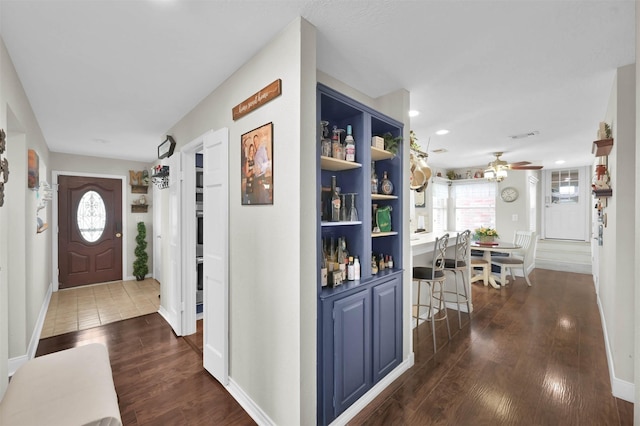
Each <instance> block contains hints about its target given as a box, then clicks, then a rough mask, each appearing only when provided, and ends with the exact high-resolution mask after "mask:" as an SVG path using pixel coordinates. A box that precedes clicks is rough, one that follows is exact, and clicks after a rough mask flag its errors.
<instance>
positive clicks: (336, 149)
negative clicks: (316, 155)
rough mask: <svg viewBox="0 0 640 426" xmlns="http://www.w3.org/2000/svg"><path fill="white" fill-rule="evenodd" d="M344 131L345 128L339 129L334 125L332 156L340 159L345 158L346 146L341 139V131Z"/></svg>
mask: <svg viewBox="0 0 640 426" xmlns="http://www.w3.org/2000/svg"><path fill="white" fill-rule="evenodd" d="M342 132H344V129H338V126H333V136H332V138H331V149H332V156H333V158H337V159H338V160H344V146H342V142H341V141H340V133H342Z"/></svg>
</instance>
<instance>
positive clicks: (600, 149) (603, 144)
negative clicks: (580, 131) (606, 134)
mask: <svg viewBox="0 0 640 426" xmlns="http://www.w3.org/2000/svg"><path fill="white" fill-rule="evenodd" d="M612 148H613V138H609V139H601V140H599V141H593V145H592V147H591V153H592V154H595V155H596V157H604V156H605V155H609V153H611V149H612Z"/></svg>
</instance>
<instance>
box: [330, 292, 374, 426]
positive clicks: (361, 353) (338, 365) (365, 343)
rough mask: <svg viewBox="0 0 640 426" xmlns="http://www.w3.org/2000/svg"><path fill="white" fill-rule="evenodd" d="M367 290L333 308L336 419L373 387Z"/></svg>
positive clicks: (353, 295) (338, 303) (369, 297)
mask: <svg viewBox="0 0 640 426" xmlns="http://www.w3.org/2000/svg"><path fill="white" fill-rule="evenodd" d="M370 294H371V293H370V291H368V290H365V291H361V292H358V293H355V294H352V295H350V296H348V297H345V298H344V299H340V300H337V301H336V302H335V303H334V305H333V317H334V321H333V336H334V354H335V355H334V365H333V368H334V386H335V388H334V398H335V401H334V410H335V412H334V415H335V416H336V417H337V416H338V415H340V413H342V412H343V411H344V410H345V409H346V408H348V407H349V406H350V405H351V404H353V403H354V402H355V401H357V400H358V398H360V397H361V396H362V395H364V394H365V392H366V391H368V390H369V388H370V387H371V352H370V351H371V296H370Z"/></svg>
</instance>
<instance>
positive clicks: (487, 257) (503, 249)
mask: <svg viewBox="0 0 640 426" xmlns="http://www.w3.org/2000/svg"><path fill="white" fill-rule="evenodd" d="M469 247H470V248H471V250H481V251H482V252H483V254H482V258H483V259H484V261H485V262H487V264H488V265H489V266H488V267H489V268H491V253H495V252H500V253H510V252H512V251H515V250H519V249H521V248H522V246H519V245H517V244H514V243H511V242H507V241H500V240H494V241H492V242H480V241H472V242H471V244H469ZM482 279H484V276H483V275H482V274H477V275H474V276H473V277H471V282H475V281H479V280H482ZM508 282H509V281H508V280H506V279H505V282H504V283H502V282H500V278H499V277H498V276H495V275H494V274H492V273H489V284H491V286H492V287H493V288H501V286H504V285H505V284H507V283H508ZM485 285H486V283H485Z"/></svg>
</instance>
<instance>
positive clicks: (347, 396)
mask: <svg viewBox="0 0 640 426" xmlns="http://www.w3.org/2000/svg"><path fill="white" fill-rule="evenodd" d="M317 111H318V138H317V139H318V140H317V144H316V149H317V153H318V154H317V167H316V177H317V182H318V185H317V190H318V196H317V212H318V216H317V244H318V274H317V288H318V363H317V365H318V424H321V425H326V424H329V423H331V421H333V420H334V419H335V418H336V417H338V416H339V415H340V414H341V413H342V412H344V411H345V410H346V409H347V408H349V407H350V406H351V405H352V404H353V403H354V402H356V401H357V400H358V399H359V398H360V397H362V396H363V395H364V394H365V393H366V392H367V391H369V390H370V389H371V387H372V386H374V385H375V384H376V383H377V382H379V381H380V380H381V379H382V378H383V377H384V376H386V375H387V374H388V373H389V372H390V371H392V370H393V369H394V368H395V367H397V366H398V365H399V364H400V362H401V361H402V312H401V311H402V265H403V261H402V260H403V259H402V239H403V235H402V209H403V203H402V191H403V186H404V184H405V182H404V181H403V179H402V178H403V177H404V176H405V175H406V173H403V170H402V165H403V162H402V142H401V143H400V145H399V146H398V150H397V152H395V153H391V152H389V151H386V150H384V149H376V148H373V147H371V139H372V136H383V135H384V134H385V133H390V134H391V135H392V136H393V137H399V136H400V137H401V136H402V135H403V125H402V123H400V122H398V121H396V120H394V119H392V118H390V117H387V116H385V115H384V114H381V113H379V112H377V111H375V110H373V109H371V108H369V107H368V106H366V105H363V104H361V103H359V102H357V101H355V100H353V99H351V98H348V97H346V96H344V95H342V94H341V93H338V92H336V91H335V90H333V89H331V88H329V87H326V86H324V85H321V84H319V85H318V91H317ZM321 121H328V122H329V130H330V133H331V129H332V128H333V126H337V127H338V128H339V129H346V128H347V125H351V127H352V129H353V137H354V139H355V141H356V160H355V162H351V163H348V162H345V161H340V160H336V159H333V158H328V157H323V156H322V155H321V139H322V126H321V124H320V123H321ZM344 136H345V135H344V134H343V135H342V139H343V140H344ZM372 161H375V169H376V174H377V176H378V179H379V180H382V177H383V174H384V172H385V171H386V172H387V174H388V176H389V178H390V179H391V181H392V183H393V186H394V191H393V193H392V194H391V195H382V194H378V195H375V194H372V190H371V189H372V185H371V175H372V173H371V171H372V170H371V167H372V163H371V162H372ZM332 176H336V178H337V185H338V186H339V187H340V190H341V193H347V194H351V193H355V194H357V195H356V197H355V203H356V209H357V211H358V220H357V221H350V220H349V221H344V222H330V221H329V220H328V218H327V214H326V209H324V210H325V211H323V208H324V207H325V204H326V201H327V200H326V192H327V191H326V189H327V188H329V187H330V186H331V177H332ZM323 188H324V190H323ZM348 201H350V200H348ZM374 204H376V205H377V206H378V207H384V206H390V207H391V209H392V211H391V230H390V231H389V232H384V233H373V232H372V231H373V227H374V225H375V218H374V215H373V212H372V207H373V205H374ZM348 205H350V203H348ZM339 237H345V238H346V241H347V250H348V251H349V254H350V255H357V256H358V257H359V259H360V262H361V278H360V279H359V280H355V281H345V282H344V283H343V284H342V285H340V286H337V287H329V286H325V287H323V286H322V277H321V264H322V257H323V255H324V253H323V244H322V242H323V240H326V241H330V240H331V238H333V239H334V241H337V239H338V238H339ZM380 254H384V255H389V256H392V258H393V261H394V267H393V268H392V269H385V270H383V271H379V272H377V273H375V274H374V273H372V272H373V271H372V265H371V257H372V255H375V256H376V257H378V256H379V255H380Z"/></svg>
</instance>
